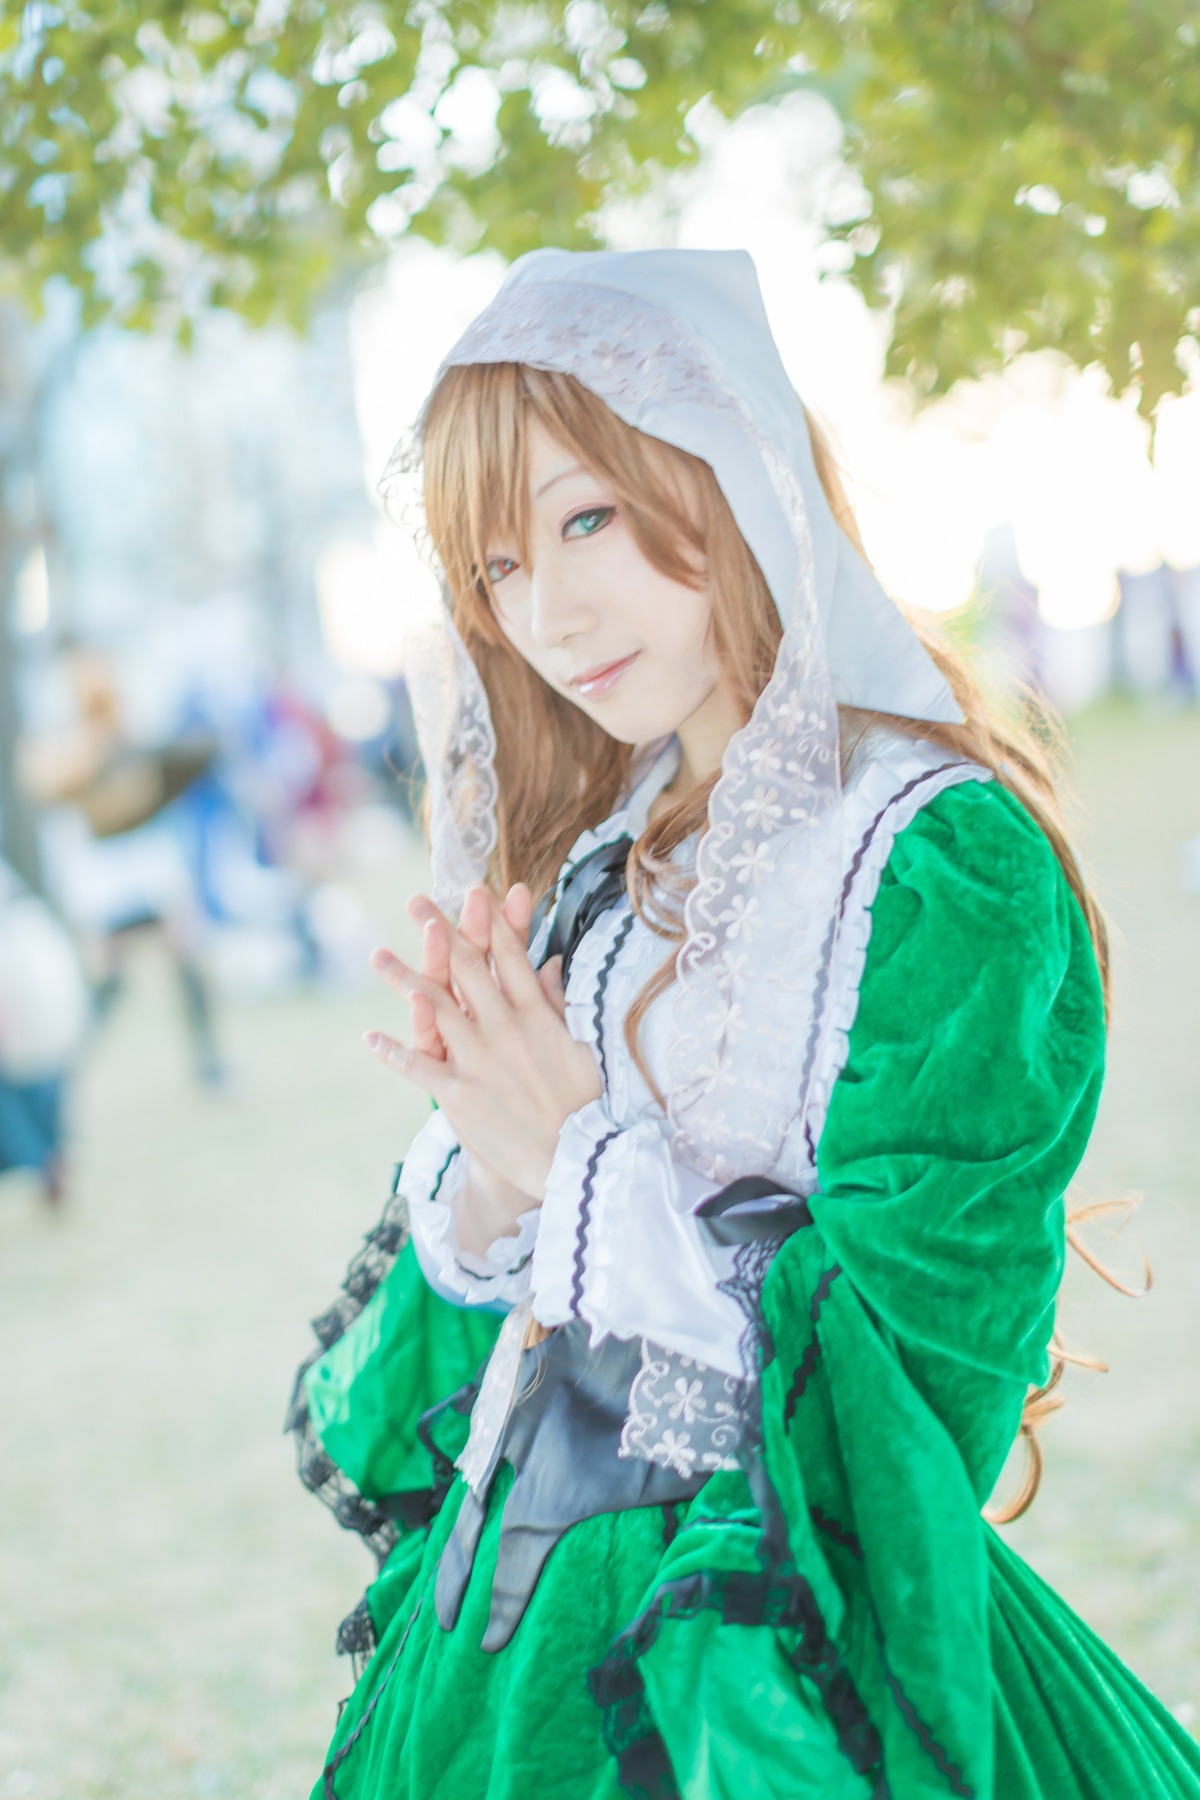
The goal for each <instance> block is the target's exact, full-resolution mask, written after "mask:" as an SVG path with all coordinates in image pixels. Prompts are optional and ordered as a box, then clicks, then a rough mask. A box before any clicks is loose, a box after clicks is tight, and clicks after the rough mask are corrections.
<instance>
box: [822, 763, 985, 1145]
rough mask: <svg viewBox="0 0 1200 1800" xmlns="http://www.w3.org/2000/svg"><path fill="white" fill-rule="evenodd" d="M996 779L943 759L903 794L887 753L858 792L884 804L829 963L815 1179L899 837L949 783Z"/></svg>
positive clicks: (855, 863) (856, 863)
mask: <svg viewBox="0 0 1200 1800" xmlns="http://www.w3.org/2000/svg"><path fill="white" fill-rule="evenodd" d="M991 779H992V773H991V770H990V769H985V768H983V767H982V766H981V765H980V764H978V763H969V762H954V763H944V764H942V765H941V766H939V767H937V768H934V769H928V770H925V771H923V772H922V773H921V774H919V775H915V776H913V778H912V779H911V780H910V781H908V782H907V783H906V784H905V785H904V786H903V787H902V788H901V789H900V791H899V792H898V793H897V792H896V791H895V789H894V782H895V770H894V765H892V764H891V763H890V762H889V761H888V760H886V759H885V760H883V761H881V762H880V763H879V764H877V765H874V766H873V767H872V768H870V769H869V770H868V771H867V773H866V774H865V775H864V777H863V780H862V783H861V786H860V789H859V792H858V794H856V796H855V798H856V800H860V802H861V804H862V805H867V806H869V805H872V804H876V803H877V810H876V812H875V814H874V816H873V817H872V818H871V821H870V823H869V824H868V825H867V827H866V829H865V831H864V832H863V834H862V837H861V838H860V840H859V842H858V845H857V848H856V849H855V852H854V854H853V856H852V857H851V859H850V862H849V866H848V868H847V871H846V876H845V879H844V882H843V886H842V895H841V902H840V907H839V921H840V922H839V928H838V954H837V957H836V958H835V959H834V960H833V961H832V962H831V963H830V965H829V978H828V987H827V990H826V993H825V996H824V1005H823V1008H822V1015H821V1020H820V1037H821V1053H820V1055H819V1057H817V1058H816V1060H815V1066H814V1069H813V1076H812V1081H811V1084H810V1087H809V1100H808V1107H807V1110H806V1113H805V1121H804V1136H805V1145H806V1149H807V1153H808V1168H807V1170H806V1171H805V1174H806V1176H807V1177H808V1178H809V1179H812V1178H813V1177H814V1176H815V1172H816V1157H817V1145H818V1144H819V1142H820V1138H821V1132H822V1130H823V1129H824V1125H825V1120H826V1117H827V1116H828V1113H829V1104H830V1100H831V1098H832V1095H833V1089H834V1084H835V1082H836V1081H837V1080H838V1077H839V1076H840V1075H841V1073H842V1070H843V1069H844V1068H845V1066H846V1060H847V1058H848V1056H849V1054H850V1032H851V1030H852V1029H853V1026H854V1021H855V1019H856V1017H857V1016H858V997H859V989H860V988H861V986H862V978H863V971H864V969H865V968H866V962H867V951H868V949H869V947H870V943H871V928H872V925H873V922H874V921H873V917H872V913H871V908H872V907H873V906H874V904H875V896H876V894H877V893H878V891H879V883H880V881H881V879H882V877H883V872H884V869H885V868H886V867H887V864H888V860H889V858H890V857H891V854H892V850H893V849H894V847H895V843H896V839H897V838H898V837H899V836H900V833H901V832H902V831H904V830H905V828H906V827H907V826H909V825H911V824H912V821H913V820H914V819H915V818H916V816H917V814H918V813H919V812H921V811H922V810H923V809H924V808H925V807H926V806H928V805H929V803H930V801H931V800H935V799H936V798H937V796H938V795H939V794H941V793H944V792H945V791H946V789H947V788H950V787H956V786H958V784H959V783H960V782H964V781H990V780H991ZM885 784H891V785H890V786H889V785H885ZM856 810H857V809H856Z"/></svg>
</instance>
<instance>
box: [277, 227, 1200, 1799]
mask: <svg viewBox="0 0 1200 1800" xmlns="http://www.w3.org/2000/svg"><path fill="white" fill-rule="evenodd" d="M418 451H419V459H420V464H421V469H422V473H423V483H424V505H425V509H426V516H427V520H428V528H429V532H430V536H431V539H432V544H433V547H434V549H435V550H436V553H437V556H438V559H439V561H440V563H441V566H442V569H443V571H444V575H445V582H446V596H447V604H446V608H445V610H444V616H443V617H442V619H441V620H440V622H439V625H438V627H437V631H436V633H435V637H434V639H433V641H432V643H431V644H430V646H429V656H428V657H427V659H426V661H425V662H424V663H423V664H419V663H418V662H416V661H415V660H410V664H409V677H410V683H411V686H412V689H413V697H414V702H415V704H416V706H417V709H418V723H419V727H420V732H421V743H422V751H423V755H424V760H425V766H426V769H427V772H428V778H429V831H430V842H431V849H432V856H433V871H434V875H433V895H432V898H426V897H425V896H418V897H416V898H415V899H414V900H413V901H412V902H410V912H411V913H412V915H413V917H414V918H416V919H418V920H420V921H421V922H422V923H423V927H424V937H423V966H422V968H421V969H420V970H416V969H412V968H409V967H408V966H406V965H405V964H404V963H402V962H401V961H400V960H399V959H398V958H396V957H395V956H393V955H391V954H390V953H388V952H377V954H376V957H375V959H374V961H375V967H376V969H377V970H378V972H379V973H380V974H381V975H382V976H383V977H384V979H385V980H386V982H387V983H388V985H389V986H390V987H391V988H392V989H394V990H395V991H396V992H397V993H398V994H399V995H401V996H403V998H404V999H405V1000H406V1001H407V1002H408V1003H409V1006H410V1008H411V1024H412V1031H411V1041H410V1042H408V1043H402V1042H400V1041H399V1040H398V1039H396V1038H393V1037H391V1036H388V1035H384V1034H382V1033H373V1034H372V1035H371V1038H370V1040H369V1041H370V1043H371V1047H372V1048H373V1049H374V1050H375V1052H376V1053H377V1054H378V1055H379V1056H380V1057H381V1058H383V1059H384V1061H385V1062H387V1063H388V1065H389V1066H390V1067H391V1068H393V1069H394V1070H395V1071H396V1072H397V1073H398V1074H399V1075H400V1076H402V1077H403V1078H405V1079H406V1080H408V1081H410V1082H412V1083H415V1085H416V1086H417V1087H418V1088H420V1089H421V1090H422V1091H423V1092H424V1093H425V1094H427V1095H428V1096H429V1097H430V1098H431V1099H432V1100H433V1101H434V1102H435V1103H436V1104H435V1110H434V1111H433V1114H432V1116H431V1118H430V1119H429V1121H428V1123H427V1124H426V1125H425V1126H424V1127H423V1128H422V1129H421V1130H420V1131H419V1132H418V1133H417V1136H416V1138H415V1140H414V1141H413V1144H412V1146H411V1149H410V1151H409V1154H408V1156H407V1158H406V1159H405V1161H404V1163H403V1165H402V1167H401V1169H400V1170H399V1172H398V1176H397V1181H396V1187H395V1192H394V1195H393V1199H392V1202H391V1204H390V1205H389V1207H388V1208H387V1210H386V1212H385V1214H384V1217H383V1220H382V1222H381V1224H380V1225H379V1226H378V1227H377V1228H376V1230H375V1231H374V1232H372V1233H371V1234H370V1235H369V1237H368V1239H367V1242H366V1244H365V1246H364V1248H363V1250H362V1252H361V1253H360V1255H359V1256H358V1258H357V1260H356V1261H355V1263H354V1264H353V1265H352V1267H351V1270H350V1274H349V1276H348V1278H347V1281H346V1284H345V1288H344V1291H343V1293H342V1295H341V1297H340V1298H339V1299H338V1301H337V1302H336V1303H335V1305H334V1306H333V1307H332V1308H331V1310H330V1311H329V1312H328V1313H327V1314H326V1315H325V1316H324V1317H323V1318H321V1319H320V1320H318V1321H317V1326H316V1329H317V1335H318V1339H319V1348H318V1350H317V1351H316V1352H315V1353H314V1355H313V1357H312V1358H311V1359H310V1361H309V1363H308V1364H307V1365H306V1366H305V1368H304V1370H302V1371H301V1376H300V1379H299V1383H298V1386H297V1391H296V1397H295V1401H294V1404H293V1411H292V1424H293V1427H294V1429H295V1430H296V1431H297V1433H298V1436H299V1440H300V1462H301V1472H302V1474H303V1476H304V1479H305V1480H306V1481H307V1482H308V1484H309V1485H310V1486H311V1487H313V1488H314V1489H316V1490H317V1491H318V1492H320V1493H321V1494H322V1496H323V1497H324V1498H325V1499H327V1500H328V1501H329V1503H330V1504H331V1505H332V1506H333V1508H334V1510H335V1512H336V1513H337V1516H338V1517H339V1518H340V1519H341V1521H342V1522H343V1523H344V1524H346V1525H349V1526H352V1527H354V1528H356V1529H357V1530H359V1531H361V1532H362V1534H363V1535H364V1537H365V1538H366V1539H367V1540H368V1541H369V1543H370V1544H371V1546H372V1548H373V1549H374V1550H375V1552H376V1555H377V1557H378V1559H379V1565H380V1567H379V1574H378V1577H377V1579H376V1580H375V1582H374V1583H373V1585H372V1586H371V1587H370V1588H369V1589H368V1591H367V1594H366V1596H365V1599H364V1601H363V1603H362V1605H361V1606H360V1607H359V1609H358V1610H357V1612H355V1613H353V1614H352V1615H351V1616H350V1618H349V1619H348V1620H347V1621H346V1623H345V1625H344V1626H343V1628H342V1647H343V1648H344V1649H347V1650H349V1651H351V1652H353V1653H355V1654H356V1655H357V1656H358V1657H359V1658H360V1659H361V1668H362V1672H361V1676H360V1679H359V1682H358V1685H357V1687H356V1689H355V1691H354V1693H353V1694H352V1696H351V1698H350V1700H349V1702H348V1704H347V1705H346V1706H345V1708H344V1709H343V1712H342V1715H341V1718H340V1720H339V1722H338V1727H337V1731H336V1734H335V1737H334V1740H333V1743H332V1746H331V1748H330V1750H329V1753H328V1756H327V1759H326V1766H325V1768H324V1770H323V1772H322V1774H321V1776H320V1778H319V1779H318V1781H317V1784H316V1787H315V1789H314V1794H315V1795H316V1796H324V1797H335V1796H336V1797H337V1800H433V1797H434V1796H436V1797H437V1800H531V1797H536V1800H619V1797H620V1796H621V1795H622V1794H627V1795H640V1796H647V1797H653V1800H668V1797H669V1796H686V1797H687V1800H767V1797H771V1800H883V1797H884V1796H890V1797H891V1800H918V1797H920V1800H925V1797H926V1796H929V1797H933V1796H942V1795H947V1796H949V1795H959V1796H975V1797H977V1800H1148V1797H1149V1796H1163V1797H1164V1800H1165V1797H1167V1796H1172V1797H1179V1796H1186V1797H1188V1800H1197V1797H1200V1748H1198V1747H1197V1746H1196V1744H1195V1743H1194V1742H1193V1741H1192V1739H1191V1738H1190V1737H1189V1736H1188V1735H1187V1733H1186V1732H1185V1731H1184V1730H1183V1728H1182V1727H1181V1726H1180V1725H1179V1724H1178V1723H1176V1721H1175V1720H1173V1719H1172V1718H1171V1716H1170V1715H1169V1714H1168V1713H1167V1711H1166V1710H1165V1708H1164V1707H1162V1706H1161V1705H1160V1704H1159V1703H1158V1702H1157V1701H1156V1700H1155V1699H1154V1698H1153V1697H1152V1696H1151V1695H1149V1694H1148V1693H1147V1692H1146V1691H1145V1690H1144V1689H1143V1688H1142V1687H1141V1686H1140V1685H1139V1684H1138V1682H1137V1681H1136V1680H1135V1678H1134V1677H1133V1676H1132V1675H1131V1674H1130V1673H1129V1671H1128V1670H1126V1669H1125V1668H1124V1667H1122V1665H1121V1664H1120V1662H1118V1660H1117V1659H1116V1658H1115V1657H1114V1656H1113V1655H1112V1654H1111V1653H1110V1652H1109V1651H1108V1650H1106V1649H1105V1647H1104V1645H1103V1644H1101V1643H1100V1642H1098V1640H1097V1639H1096V1638H1095V1637H1093V1636H1092V1635H1091V1633H1090V1632H1089V1631H1088V1630H1087V1628H1086V1626H1085V1625H1083V1623H1082V1622H1081V1621H1080V1620H1079V1619H1078V1618H1076V1617H1075V1616H1074V1614H1073V1613H1072V1612H1071V1611H1070V1610H1069V1609H1068V1608H1067V1607H1066V1606H1065V1605H1064V1604H1063V1602H1062V1601H1061V1600H1060V1599H1058V1597H1057V1596H1056V1595H1055V1594H1054V1593H1053V1592H1052V1591H1051V1590H1050V1589H1048V1588H1047V1587H1046V1586H1045V1585H1044V1583H1042V1582H1041V1581H1040V1580H1039V1579H1038V1578H1037V1577H1036V1576H1035V1575H1034V1574H1033V1573H1032V1572H1031V1571H1030V1570H1029V1569H1028V1568H1026V1566H1025V1565H1024V1564H1023V1563H1022V1562H1021V1561H1020V1559H1019V1558H1018V1557H1016V1556H1015V1555H1014V1554H1013V1552H1012V1551H1011V1550H1009V1549H1008V1548H1007V1547H1006V1545H1005V1543H1004V1541H1003V1539H1002V1537H1001V1536H1000V1535H998V1533H997V1532H996V1530H995V1529H994V1528H993V1525H992V1524H991V1523H989V1522H988V1521H987V1519H986V1518H985V1517H984V1509H985V1507H986V1505H987V1502H988V1500H989V1496H990V1495H991V1493H992V1489H993V1487H994V1486H995V1484H996V1482H997V1478H998V1476H999V1474H1000V1472H1001V1469H1002V1467H1003V1465H1004V1463H1005V1459H1006V1457H1007V1455H1008V1452H1009V1450H1010V1448H1011V1446H1012V1445H1013V1443H1014V1440H1016V1439H1017V1437H1018V1436H1019V1435H1021V1434H1023V1433H1024V1434H1025V1435H1028V1434H1029V1433H1030V1431H1031V1429H1032V1425H1033V1423H1034V1421H1035V1420H1036V1417H1037V1414H1038V1411H1039V1410H1040V1409H1042V1408H1043V1407H1044V1403H1045V1392H1046V1388H1047V1386H1048V1384H1049V1383H1050V1382H1051V1381H1052V1380H1053V1378H1054V1375H1055V1373H1056V1372H1057V1369H1058V1368H1059V1367H1060V1366H1061V1364H1060V1361H1059V1358H1058V1354H1057V1350H1058V1347H1057V1343H1056V1340H1055V1339H1054V1337H1053V1326H1054V1305H1055V1296H1056V1293H1057V1290H1058V1286H1059V1281H1060V1277H1061V1275H1062V1271H1063V1261H1064V1253H1065V1248H1066V1222H1065V1214H1064V1204H1063V1198H1062V1196H1063V1193H1064V1190H1065V1188H1066V1186H1067V1184H1068V1182H1069V1181H1070V1179H1071V1176H1072V1174H1073V1173H1074V1171H1075V1168H1076V1166H1077V1164H1078V1162H1079V1160H1080V1157H1081V1155H1082V1153H1083V1149H1084V1146H1085V1144H1086V1142H1087V1138H1088V1133H1089V1130H1090V1129H1091V1125H1092V1120H1093V1116H1094V1114H1095V1110H1096V1103H1097V1098H1098V1095H1099V1090H1100V1082H1101V1073H1102V1065H1103V1057H1104V1032H1105V1000H1104V981H1105V950H1104V938H1103V930H1102V926H1101V924H1100V920H1099V917H1098V914H1097V912H1096V909H1095V907H1094V905H1093V903H1092V901H1091V900H1090V898H1089V896H1088V893H1087V890H1086V888H1085V886H1084V883H1083V880H1082V878H1081V875H1080V872H1079V869H1078V866H1077V864H1076V862H1075V859H1074V857H1073V855H1072V853H1071V851H1070V849H1069V847H1068V845H1067V843H1066V841H1065V838H1064V835H1063V830H1062V826H1061V822H1060V818H1059V814H1058V811H1057V807H1056V803H1055V800H1054V795H1053V790H1052V787H1051V783H1050V778H1049V775H1048V773H1047V769H1046V765H1045V761H1044V758H1043V757H1042V756H1041V754H1040V753H1039V752H1038V750H1037V749H1036V748H1035V746H1034V745H1033V743H1032V742H1031V741H1030V740H1028V739H1027V738H1026V737H1024V736H1023V735H1021V733H1020V732H1019V731H1017V730H1015V729H1012V728H1010V727H1009V726H1007V725H1006V724H1003V723H1001V722H1000V721H998V720H997V719H995V718H994V717H992V716H991V715H990V714H989V712H988V710H987V708H986V706H985V705H984V703H983V702H982V700H981V699H980V697H979V696H978V695H977V694H976V693H975V692H974V691H973V689H972V688H971V686H970V683H969V682H968V681H967V679H966V678H965V676H964V675H963V673H962V671H961V670H960V669H959V667H958V666H957V664H956V663H955V661H954V660H953V659H952V658H951V657H949V656H948V655H947V654H946V653H945V652H944V651H941V650H937V649H934V648H930V647H929V646H927V645H926V644H924V643H923V642H922V641H921V640H920V639H919V638H918V636H917V635H916V633H915V631H914V629H913V627H912V626H911V625H910V624H909V623H908V621H907V620H906V619H905V618H904V617H903V616H902V614H901V613H900V611H899V610H898V609H897V608H896V607H895V606H894V605H893V604H892V603H891V601H890V600H889V599H888V598H887V596H886V595H885V594H884V593H883V591H882V589H881V588H880V587H879V585H878V583H877V582H876V580H875V577H874V576H873V574H872V573H871V571H870V569H869V567H868V565H867V563H866V562H865V560H864V559H863V556H862V554H861V552H860V550H859V549H858V547H857V539H856V534H855V528H854V524H853V520H852V518H851V516H850V514H849V511H848V509H847V507H846V504H845V501H844V498H843V496H842V495H841V492H840V489H839V487H838V485H837V481H836V477H835V476H834V474H833V472H832V469H831V467H830V465H829V461H828V457H827V454H826V452H825V451H824V449H823V446H822V444H821V441H820V439H819V437H818V436H817V434H816V433H815V432H814V431H813V430H812V429H811V428H810V425H809V422H808V420H807V418H806V415H805V413H804V410H803V408H802V407H801V405H800V403H799V401H798V400H797V399H796V397H795V395H794V394H793V392H792V390H791V388H790V386H789V384H788V380H787V377H786V375H785V373H784V369H783V366H782V364H781V362H780V360H779V356H778V352H777V350H776V348H775V345H774V342H773V340H772V338H771V334H770V331H769V328H768V325H767V321H766V316H765V313H764V311H763V306H762V301H761V298H760V296H759V291H758V286H757V282H756V279H755V275H754V270H753V267H752V265H751V263H750V261H749V259H748V258H747V257H746V256H744V255H742V254H724V253H711V252H699V253H696V252H685V251H663V252H644V253H639V254H630V255H619V254H608V253H597V254H568V253H564V252H559V251H543V252H539V253H537V254H535V255H532V256H527V257H524V258H522V259H521V261H520V262H518V263H517V264H516V265H515V266H514V268H513V269H512V270H511V271H510V273H509V275H508V277H507V279H506V281H505V283H504V285H503V287H502V288H501V290H500V293H499V295H498V297H497V299H496V300H495V301H494V302H493V303H492V305H491V306H489V307H488V308H487V309H486V311H485V312H484V313H483V314H482V315H481V316H480V317H479V318H478V319H477V320H476V321H475V323H474V324H473V325H472V326H471V327H470V328H469V330H468V331H467V332H466V334H465V336H464V337H463V338H462V339H461V341H460V342H459V343H458V345H457V346H456V347H455V349H454V350H453V351H452V352H451V354H450V356H449V357H448V359H447V361H446V364H445V365H444V367H443V369H442V371H441V373H440V375H439V378H438V381H437V383H436V386H435V388H434V391H433V393H432V395H431V397H430V399H429V401H428V403H427V405H426V407H425V411H424V413H423V415H422V419H421V422H420V427H419V445H418ZM408 460H409V461H411V458H409V459H408ZM395 466H396V468H397V470H398V471H399V470H401V466H402V465H401V463H400V462H398V463H397V464H396V465H395ZM397 479H399V474H398V475H397ZM535 898H537V899H538V904H537V906H536V907H535V906H534V904H533V902H534V899H535ZM1010 1510H1011V1509H1010Z"/></svg>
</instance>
